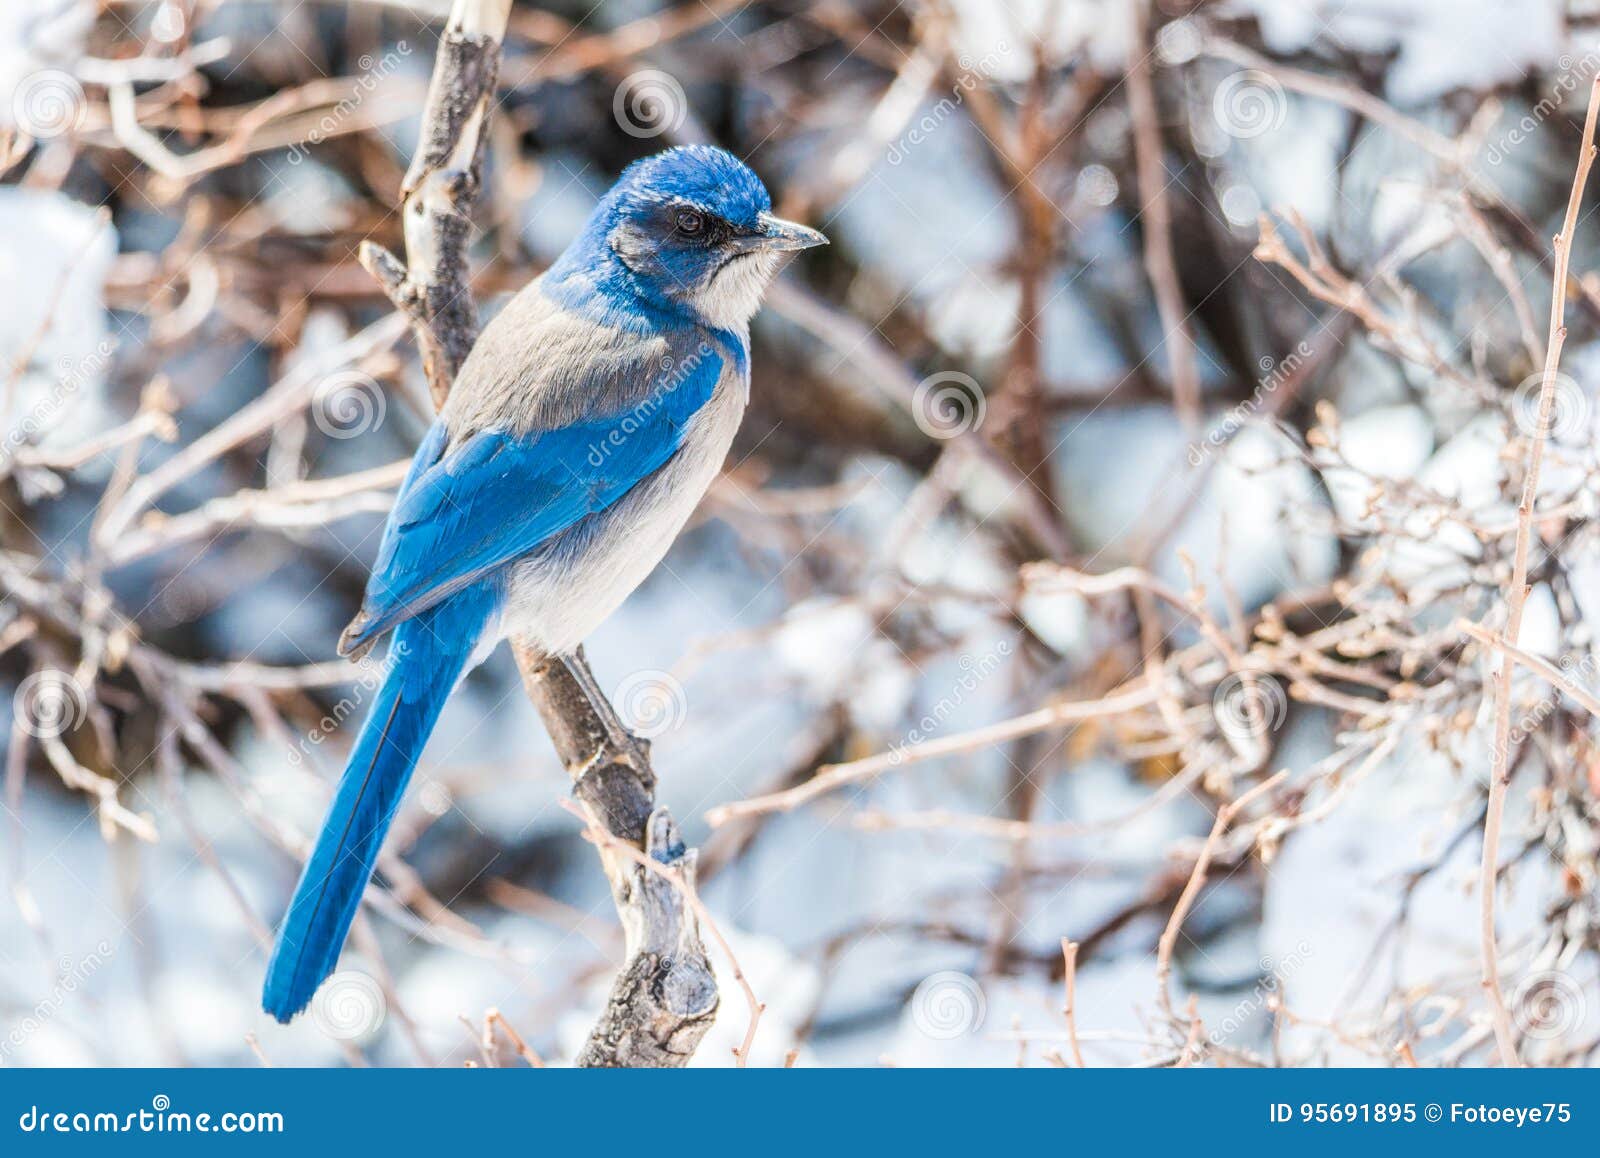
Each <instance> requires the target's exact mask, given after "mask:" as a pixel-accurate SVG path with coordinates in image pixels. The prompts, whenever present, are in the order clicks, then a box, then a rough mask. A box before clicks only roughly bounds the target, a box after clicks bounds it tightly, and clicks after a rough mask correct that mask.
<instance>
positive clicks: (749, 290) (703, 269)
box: [262, 145, 827, 1021]
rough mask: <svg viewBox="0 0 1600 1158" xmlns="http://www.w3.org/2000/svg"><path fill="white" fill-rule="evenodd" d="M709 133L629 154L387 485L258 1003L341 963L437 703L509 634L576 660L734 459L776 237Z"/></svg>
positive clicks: (789, 234) (782, 244) (286, 998)
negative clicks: (322, 805) (346, 695)
mask: <svg viewBox="0 0 1600 1158" xmlns="http://www.w3.org/2000/svg"><path fill="white" fill-rule="evenodd" d="M826 241H827V239H826V238H825V237H823V235H822V234H820V233H818V232H817V231H816V230H814V229H808V228H806V227H805V226H803V225H797V224H795V223H793V222H790V221H784V220H782V219H781V218H778V217H774V216H773V214H772V201H771V198H770V197H769V196H768V195H767V190H766V188H765V187H764V186H763V185H762V183H761V180H760V179H759V178H758V177H757V176H756V175H755V174H754V173H753V172H751V171H750V169H749V168H747V167H746V166H745V165H744V164H742V163H741V162H740V161H738V160H737V159H735V158H734V157H732V156H730V155H729V154H727V153H725V152H723V151H722V150H720V149H714V148H709V147H706V146H699V145H695V146H689V147H686V148H678V149H670V150H668V151H667V152H664V153H659V154H657V155H656V156H653V157H649V158H646V159H644V160H642V161H638V162H635V163H634V164H633V165H631V166H629V168H628V169H627V170H626V171H625V172H624V173H623V174H622V176H621V178H619V179H618V181H617V183H616V185H615V186H613V187H612V189H611V190H610V192H608V193H607V194H606V195H605V197H604V198H602V199H601V201H600V203H599V204H598V205H597V206H596V207H595V209H594V212H593V213H592V214H591V215H590V217H589V220H588V222H587V223H586V224H585V226H584V228H583V231H582V233H580V234H579V235H578V237H577V238H576V239H575V240H574V241H573V242H572V244H571V245H570V246H569V247H568V248H567V250H566V252H565V253H563V254H562V255H561V257H560V259H559V260H557V262H556V263H555V264H554V265H553V266H551V267H550V269H549V270H547V271H546V272H545V273H544V274H543V275H542V276H541V277H539V278H538V279H537V280H535V281H534V282H532V283H531V284H529V285H528V286H527V287H526V288H524V289H523V290H522V291H521V292H520V293H518V294H517V295H516V296H515V297H514V298H513V299H512V300H511V301H510V302H509V303H508V304H507V305H506V307H505V309H503V310H502V311H501V312H500V313H499V315H498V316H496V317H495V319H494V320H493V321H492V322H491V323H490V324H489V325H488V326H487V327H486V328H485V329H484V331H483V334H482V336H481V337H480V338H479V339H478V342H477V345H476V346H474V347H473V350H472V353H471V354H470V355H469V356H468V358H467V360H466V362H465V363H464V364H463V366H462V368H461V372H460V374H459V375H458V376H457V379H456V383H455V387H454V389H453V390H452V392H451V394H450V397H449V400H448V402H446V404H445V406H444V407H443V409H442V410H441V411H440V413H439V417H438V420H437V421H436V422H435V423H434V424H433V426H432V428H431V429H430V430H429V431H428V434H427V436H426V437H425V438H424V439H423V440H422V445H421V446H420V447H419V448H418V449H417V453H416V457H415V458H414V459H413V460H412V462H411V469H410V471H409V472H408V473H407V475H406V478H405V481H404V482H403V483H401V485H400V490H399V492H398V493H397V495H396V496H395V503H394V509H393V510H392V511H391V512H390V514H389V520H388V523H387V525H386V526H385V527H384V532H383V541H382V544H381V545H380V546H379V548H378V557H377V561H376V563H375V564H374V566H373V569H372V575H371V578H370V580H369V581H368V583H367V589H366V596H365V599H364V600H363V602H362V605H361V610H360V612H359V613H358V614H357V615H356V617H355V619H354V620H353V621H352V622H351V623H350V626H349V627H348V628H346V629H345V632H344V635H343V636H342V637H341V638H340V640H339V652H340V654H341V655H360V654H364V653H365V651H366V650H367V649H369V648H371V647H372V646H373V644H374V643H375V641H377V640H378V639H379V638H380V637H381V636H383V635H384V634H385V633H388V632H393V638H392V640H391V642H390V647H389V653H388V656H387V658H386V660H385V668H386V670H385V675H384V679H383V682H382V685H381V687H380V689H379V691H378V694H377V696H376V698H375V700H374V702H373V706H372V711H371V714H370V715H369V716H368V717H367V719H366V722H365V723H364V725H363V726H362V729H361V732H360V735H359V736H358V737H357V739H356V742H355V746H354V748H353V749H352V751H351V753H350V761H349V763H348V765H347V766H346V767H345V770H344V775H343V778H342V779H341V780H340V782H339V787H338V791H337V792H336V793H335V795H334V800H333V805H332V807H331V808H330V810H329V813H328V818H327V820H326V821H324V823H323V827H322V832H321V834H320V835H319V836H318V838H317V843H316V847H315V848H314V849H313V850H312V853H311V857H310V859H309V860H308V861H307V862H306V867H305V871H304V873H303V874H302V875H301V877H300V883H299V885H298V886H297V887H296V889H295V892H294V897H293V899H292V900H291V901H290V904H289V911H288V914H287V915H286V916H285V918H284V921H283V925H282V927H281V928H280V929H279V932H278V941H277V946H276V948H275V949H274V951H273V954H272V961H271V963H270V964H269V965H268V967H267V979H266V985H265V987H264V990H263V994H262V1005H263V1007H264V1008H265V1009H266V1011H267V1012H268V1013H270V1014H272V1015H273V1016H274V1017H276V1018H277V1019H278V1020H279V1021H288V1020H289V1019H290V1018H292V1017H293V1016H294V1015H295V1014H297V1013H299V1012H300V1011H301V1010H303V1009H304V1008H305V1007H306V1006H307V1005H308V1004H309V1003H310V1001H311V997H312V995H313V994H314V993H315V992H316V989H317V987H318V986H319V985H320V984H321V983H322V981H323V980H324V979H325V978H326V977H327V976H328V974H329V973H331V972H332V971H333V969H334V966H335V965H336V964H337V962H338V959H339V951H340V949H341V948H342V947H343V945H344V941H345V937H346V936H347V934H348V933H349V931H350V924H351V922H352V921H353V920H354V919H355V915H356V911H357V909H358V908H360V905H361V897H362V894H363V893H364V892H365V890H366V886H367V881H368V880H369V879H370V877H371V876H372V872H373V867H374V865H375V864H376V861H377V856H378V850H379V848H380V846H381V845H382V844H383V838H384V834H385V832H386V831H387V830H388V827H389V823H390V821H391V820H393V818H394V815H395V812H396V810H397V809H398V807H399V804H400V798H401V796H402V794H403V793H404V792H405V788H406V782H407V781H408V780H409V779H410V778H411V772H412V769H413V768H415V767H416V763H417V760H418V758H419V757H420V756H421V755H422V750H423V748H424V746H425V745H426V744H427V742H428V736H429V734H430V733H431V732H432V731H433V727H434V723H435V722H436V721H437V720H438V718H439V713H440V710H441V709H442V708H443V707H444V702H445V700H446V699H447V698H449V695H450V692H451V690H452V689H453V688H454V687H455V685H456V684H457V683H458V682H459V681H460V679H461V678H462V676H463V675H464V674H465V673H466V672H467V671H469V670H470V669H471V668H472V667H473V666H475V665H476V664H477V663H479V662H481V661H482V660H483V659H484V658H486V657H487V655H488V654H489V652H491V651H492V650H493V649H494V647H495V646H496V645H497V644H498V643H499V641H500V640H501V639H502V638H504V637H505V636H507V635H512V634H515V635H517V636H519V637H523V638H526V639H528V640H531V641H532V642H533V643H534V644H536V645H537V646H538V648H539V649H540V650H541V651H542V652H543V654H544V655H546V656H548V657H559V656H565V655H569V654H571V653H572V652H573V651H574V650H576V648H577V647H578V645H579V644H580V643H582V642H583V639H584V637H585V636H587V635H588V634H589V633H590V632H591V631H593V630H594V628H595V627H597V626H598V625H599V624H600V623H601V622H602V621H603V620H604V619H605V618H606V617H607V616H608V615H610V614H611V613H612V612H613V611H615V610H616V609H617V607H618V606H619V605H620V604H621V603H622V601H623V600H624V599H626V598H627V596H628V595H629V593H630V592H632V591H633V589H634V588H635V587H637V586H638V585H639V584H640V583H641V582H642V581H643V580H644V578H645V576H647V575H648V574H649V573H650V572H651V571H652V570H653V569H654V568H655V566H656V564H657V563H659V562H660V561H661V558H662V556H663V555H665V554H666V552H667V548H668V547H669V546H670V545H671V544H672V541H673V539H674V538H676V537H677V534H678V532H679V531H680V530H681V529H682V528H683V525H684V523H685V522H687V521H688V518H689V516H690V514H691V513H693V511H694V508H695V506H696V504H697V503H698V502H699V501H700V498H701V496H702V495H703V494H704V493H705V491H706V488H707V487H708V486H710V485H711V482H712V480H713V479H714V478H715V477H716V475H717V472H718V470H719V469H720V468H721V465H722V463H723V460H724V459H725V458H726V457H727V453H728V448H729V446H730V445H731V444H732V441H733V436H734V432H735V431H736V430H737V429H738V426H739V421H740V419H741V418H742V417H743V414H744V409H745V404H746V401H747V399H748V396H749V383H750V339H749V323H750V319H751V317H752V316H754V314H755V312H756V310H757V309H758V308H759V306H760V302H761V295H762V292H763V291H764V290H765V288H766V285H767V283H768V281H769V280H770V279H771V277H772V275H773V273H774V272H776V269H777V266H778V264H779V262H780V261H781V260H782V256H783V255H784V254H785V253H788V252H792V251H794V250H800V249H806V248H809V247H811V246H814V245H822V244H825V243H826Z"/></svg>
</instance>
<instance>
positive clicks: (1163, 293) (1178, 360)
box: [1128, 0, 1200, 433]
mask: <svg viewBox="0 0 1600 1158" xmlns="http://www.w3.org/2000/svg"><path fill="white" fill-rule="evenodd" d="M1148 2H1149V0H1133V2H1132V3H1130V4H1129V5H1128V9H1129V12H1130V14H1131V20H1132V23H1133V37H1132V41H1131V43H1130V44H1129V46H1128V114H1129V116H1130V117H1131V119H1132V121H1133V157H1134V168H1135V171H1136V174H1137V178H1138V182H1139V205H1140V216H1141V219H1142V230H1141V232H1142V233H1143V235H1144V267H1145V271H1146V272H1147V273H1148V274H1149V276H1150V284H1151V286H1152V287H1154V289H1155V294H1156V312H1157V313H1158V314H1160V316H1161V333H1162V337H1163V340H1164V341H1165V343H1166V347H1167V366H1168V368H1169V370H1168V372H1169V373H1170V374H1171V375H1172V396H1173V400H1174V401H1175V402H1176V403H1177V407H1178V415H1179V417H1180V418H1182V419H1183V423H1184V426H1185V428H1186V429H1188V430H1189V431H1190V432H1191V433H1192V432H1194V431H1196V430H1198V429H1199V426H1200V376H1199V373H1198V371H1197V370H1196V366H1195V346H1194V339H1193V338H1192V337H1191V336H1190V334H1189V326H1188V322H1187V321H1186V317H1187V315H1188V310H1187V308H1186V307H1185V306H1184V301H1183V288H1182V287H1181V286H1180V285H1179V283H1178V263H1177V261H1176V259H1175V258H1174V257H1173V253H1172V207H1171V205H1170V204H1169V203H1168V201H1167V173H1166V167H1165V166H1164V165H1163V164H1162V160H1161V125H1160V122H1159V120H1158V118H1157V109H1156V93H1155V85H1154V83H1153V82H1152V81H1151V78H1150V57H1151V55H1152V52H1151V46H1150V30H1149V20H1148V12H1147V11H1146V5H1147V4H1148Z"/></svg>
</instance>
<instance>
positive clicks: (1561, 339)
mask: <svg viewBox="0 0 1600 1158" xmlns="http://www.w3.org/2000/svg"><path fill="white" fill-rule="evenodd" d="M1597 98H1600V77H1596V78H1595V81H1594V84H1593V85H1592V86H1591V87H1590V90H1589V111H1588V114H1587V115H1586V116H1585V118H1584V122H1583V141H1582V145H1581V146H1580V151H1579V154H1578V167H1577V171H1576V172H1575V173H1574V174H1573V177H1572V193H1571V195H1570V196H1569V197H1568V198H1567V213H1566V217H1565V219H1564V220H1563V221H1562V224H1561V232H1560V233H1558V234H1556V236H1555V238H1554V239H1553V241H1552V243H1551V246H1552V250H1553V253H1554V257H1555V276H1554V279H1553V281H1554V287H1553V289H1552V291H1551V302H1550V333H1549V337H1548V339H1547V340H1546V342H1545V360H1544V377H1543V380H1542V381H1541V382H1540V384H1539V416H1538V420H1537V423H1536V424H1535V427H1534V429H1533V430H1532V431H1531V432H1530V433H1529V434H1528V450H1527V458H1526V461H1525V465H1524V469H1523V477H1522V498H1521V501H1520V502H1518V504H1517V538H1516V546H1515V548H1514V550H1513V552H1512V558H1511V580H1510V583H1509V584H1508V586H1507V587H1506V621H1505V628H1504V630H1503V631H1502V632H1501V636H1500V638H1501V639H1502V640H1503V641H1504V642H1505V644H1506V645H1507V646H1510V647H1515V646H1516V643H1517V637H1518V635H1519V634H1521V631H1522V611H1523V607H1524V606H1525V605H1526V603H1527V599H1528V550H1529V546H1530V544H1531V542H1532V539H1533V508H1534V503H1535V501H1536V500H1537V499H1538V497H1539V470H1540V467H1541V466H1543V464H1544V447H1545V439H1546V437H1547V436H1548V434H1549V431H1550V420H1551V411H1552V408H1553V406H1554V404H1555V394H1556V369H1557V367H1558V366H1559V365H1560V363H1561V347H1562V345H1563V344H1564V343H1565V342H1566V338H1567V326H1566V320H1565V318H1566V309H1567V263H1568V260H1569V258H1570V257H1571V249H1572V236H1573V234H1574V232H1575V231H1576V230H1577V226H1578V211H1579V209H1580V208H1581V207H1582V204H1583V187H1584V185H1585V184H1586V183H1587V182H1588V180H1589V169H1590V167H1591V166H1592V165H1593V164H1594V157H1595V144H1594V133H1595V119H1596V117H1597V115H1600V99H1597ZM1515 666H1516V665H1515V664H1514V663H1513V662H1512V660H1511V658H1510V657H1509V656H1505V657H1502V658H1501V660H1500V666H1499V671H1498V672H1497V673H1496V675H1495V679H1494V691H1493V694H1494V747H1493V750H1492V751H1491V752H1490V759H1491V761H1492V771H1491V773H1490V779H1489V807H1488V811H1487V813H1486V814H1485V816H1484V821H1483V862H1482V868H1481V871H1480V873H1479V878H1478V890H1479V894H1480V895H1479V905H1480V909H1479V924H1480V927H1479V938H1480V948H1481V951H1482V954H1483V989H1484V994H1485V995H1486V996H1487V998H1488V1000H1489V1009H1490V1013H1491V1015H1492V1017H1493V1022H1494V1036H1495V1041H1496V1043H1497V1045H1498V1046H1499V1050H1500V1060H1501V1062H1502V1063H1503V1064H1505V1065H1508V1066H1517V1065H1521V1064H1522V1063H1521V1059H1520V1058H1519V1057H1518V1056H1517V1039H1516V1035H1515V1033H1514V1032H1513V1029H1512V1025H1511V1012H1510V1010H1508V1009H1507V1008H1506V1002H1505V996H1504V994H1502V993H1501V990H1500V955H1499V950H1498V948H1497V947H1496V944H1495V890H1496V888H1497V886H1498V883H1499V875H1500V874H1499V857H1500V825H1501V822H1502V820H1503V818H1504V816H1505V807H1506V787H1507V785H1508V782H1509V780H1510V776H1509V774H1508V769H1509V768H1510V756H1511V752H1510V746H1511V676H1512V672H1513V671H1514V670H1515Z"/></svg>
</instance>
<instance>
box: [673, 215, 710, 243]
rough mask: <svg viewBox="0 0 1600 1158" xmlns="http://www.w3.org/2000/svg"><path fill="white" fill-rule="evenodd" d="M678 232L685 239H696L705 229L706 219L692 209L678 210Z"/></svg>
mask: <svg viewBox="0 0 1600 1158" xmlns="http://www.w3.org/2000/svg"><path fill="white" fill-rule="evenodd" d="M677 226H678V232H679V233H681V234H683V235H684V236H686V237H697V236H699V234H700V233H701V232H702V231H703V230H704V229H705V227H706V219H705V218H704V217H703V216H701V215H700V214H699V213H696V212H695V211H694V210H693V209H680V210H678V220H677Z"/></svg>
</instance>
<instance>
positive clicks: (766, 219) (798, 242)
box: [744, 213, 828, 253]
mask: <svg viewBox="0 0 1600 1158" xmlns="http://www.w3.org/2000/svg"><path fill="white" fill-rule="evenodd" d="M756 224H757V225H758V226H759V228H760V232H759V233H755V234H752V235H751V236H750V237H748V238H746V239H744V240H745V242H746V244H747V245H748V246H749V247H750V248H751V249H768V250H775V251H777V252H779V253H788V252H791V251H793V250H797V249H810V248H811V247H812V246H815V245H827V244H828V239H827V238H826V237H824V236H823V235H822V234H820V233H818V232H817V231H816V230H815V229H812V228H810V227H808V226H805V225H801V224H800V223H799V222H798V221H785V220H784V219H783V218H781V217H774V216H773V215H772V214H770V213H763V214H762V215H761V216H760V217H758V218H756Z"/></svg>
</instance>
